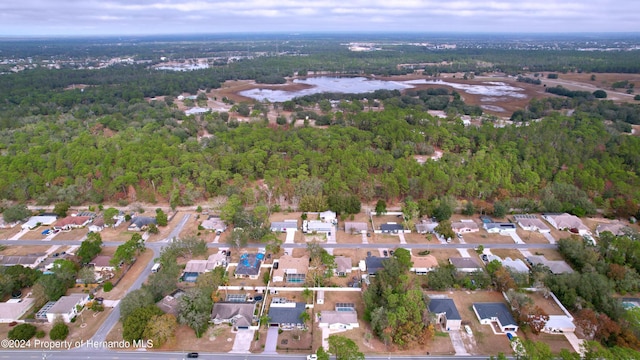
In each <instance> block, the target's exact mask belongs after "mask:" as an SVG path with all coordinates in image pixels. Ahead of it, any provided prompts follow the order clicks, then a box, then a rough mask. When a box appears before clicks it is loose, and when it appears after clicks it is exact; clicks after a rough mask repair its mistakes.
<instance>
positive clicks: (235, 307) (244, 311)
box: [211, 302, 256, 327]
mask: <svg viewBox="0 0 640 360" xmlns="http://www.w3.org/2000/svg"><path fill="white" fill-rule="evenodd" d="M255 307H256V303H253V302H251V303H247V302H217V303H215V304H213V310H212V311H211V320H213V321H214V322H216V321H217V322H224V321H231V322H232V323H233V324H234V325H235V326H239V327H245V326H251V323H253V313H254V311H255Z"/></svg>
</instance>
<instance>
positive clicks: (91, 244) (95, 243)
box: [76, 232, 102, 264]
mask: <svg viewBox="0 0 640 360" xmlns="http://www.w3.org/2000/svg"><path fill="white" fill-rule="evenodd" d="M100 251H102V237H101V236H100V234H99V233H94V232H90V233H89V234H87V238H86V240H84V241H83V242H82V244H80V249H78V253H77V254H76V255H77V256H78V258H80V262H81V263H82V264H88V263H89V262H90V261H91V260H92V259H93V258H94V257H96V255H98V254H100Z"/></svg>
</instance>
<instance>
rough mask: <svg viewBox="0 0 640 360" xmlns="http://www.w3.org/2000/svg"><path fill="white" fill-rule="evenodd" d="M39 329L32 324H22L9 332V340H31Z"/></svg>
mask: <svg viewBox="0 0 640 360" xmlns="http://www.w3.org/2000/svg"><path fill="white" fill-rule="evenodd" d="M37 330H38V329H37V328H36V327H35V326H34V325H31V324H20V325H18V326H16V327H14V328H13V329H11V330H10V331H9V334H8V338H9V339H11V340H29V339H31V338H32V337H33V336H34V335H35V334H36V331H37Z"/></svg>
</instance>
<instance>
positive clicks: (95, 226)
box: [89, 216, 105, 233]
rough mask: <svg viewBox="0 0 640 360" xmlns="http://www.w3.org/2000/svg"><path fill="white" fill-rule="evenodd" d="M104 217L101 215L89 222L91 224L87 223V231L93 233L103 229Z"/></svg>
mask: <svg viewBox="0 0 640 360" xmlns="http://www.w3.org/2000/svg"><path fill="white" fill-rule="evenodd" d="M104 227H105V225H104V218H103V217H102V216H101V217H99V218H97V219H95V220H93V222H92V223H91V225H89V231H91V232H94V233H99V232H100V231H102V230H104Z"/></svg>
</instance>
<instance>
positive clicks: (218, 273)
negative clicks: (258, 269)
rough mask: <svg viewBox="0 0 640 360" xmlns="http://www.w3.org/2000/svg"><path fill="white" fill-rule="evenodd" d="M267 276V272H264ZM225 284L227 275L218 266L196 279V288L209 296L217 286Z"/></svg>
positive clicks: (222, 268)
mask: <svg viewBox="0 0 640 360" xmlns="http://www.w3.org/2000/svg"><path fill="white" fill-rule="evenodd" d="M264 273H265V274H266V275H269V272H268V271H265V272H264ZM226 282H227V275H226V273H225V271H224V267H222V266H218V267H216V268H215V269H213V270H212V271H209V272H206V273H204V274H200V276H198V279H196V287H197V288H199V289H202V291H204V292H205V293H208V294H211V293H214V292H216V291H218V286H220V285H224V284H225V283H226Z"/></svg>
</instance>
